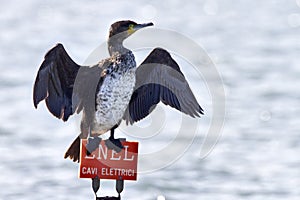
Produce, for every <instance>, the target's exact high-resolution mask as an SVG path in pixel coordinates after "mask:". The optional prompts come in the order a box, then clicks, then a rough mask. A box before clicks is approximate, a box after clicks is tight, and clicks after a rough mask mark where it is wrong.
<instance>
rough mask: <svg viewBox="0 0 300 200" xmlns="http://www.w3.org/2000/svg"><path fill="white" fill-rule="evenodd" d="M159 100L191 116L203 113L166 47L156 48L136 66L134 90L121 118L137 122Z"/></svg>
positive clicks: (149, 111) (147, 113)
mask: <svg viewBox="0 0 300 200" xmlns="http://www.w3.org/2000/svg"><path fill="white" fill-rule="evenodd" d="M160 101H161V102H162V103H164V104H166V105H169V106H171V107H173V108H175V109H177V110H179V111H181V112H183V113H185V114H187V115H190V116H191V117H199V116H200V114H204V113H203V109H202V108H201V106H200V105H199V104H198V102H197V100H196V98H195V96H194V94H193V92H192V91H191V89H190V86H189V84H188V82H187V81H186V79H185V77H184V75H183V73H182V72H181V70H180V68H179V65H178V64H177V63H176V61H175V60H174V59H173V58H172V57H171V55H170V54H169V53H168V52H167V51H166V50H164V49H162V48H156V49H154V50H153V51H152V52H151V53H150V54H149V56H148V57H147V58H146V59H145V60H144V61H143V63H142V64H141V65H140V66H139V67H138V68H137V71H136V86H135V90H134V92H133V95H132V97H131V100H130V102H129V105H128V108H127V110H126V112H125V114H124V119H125V120H126V122H127V123H128V122H129V123H131V124H132V123H134V122H136V121H139V120H141V119H143V118H144V117H146V116H147V115H149V113H151V111H152V110H153V109H154V108H155V106H156V105H157V104H158V103H159V102H160Z"/></svg>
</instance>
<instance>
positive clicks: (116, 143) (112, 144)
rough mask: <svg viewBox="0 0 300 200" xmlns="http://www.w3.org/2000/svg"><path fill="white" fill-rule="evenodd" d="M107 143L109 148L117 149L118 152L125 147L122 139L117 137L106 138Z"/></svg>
mask: <svg viewBox="0 0 300 200" xmlns="http://www.w3.org/2000/svg"><path fill="white" fill-rule="evenodd" d="M105 145H106V146H107V148H108V149H112V150H115V151H116V152H117V153H119V152H121V151H122V149H123V148H124V146H123V145H122V143H121V140H120V139H115V138H109V139H108V140H105Z"/></svg>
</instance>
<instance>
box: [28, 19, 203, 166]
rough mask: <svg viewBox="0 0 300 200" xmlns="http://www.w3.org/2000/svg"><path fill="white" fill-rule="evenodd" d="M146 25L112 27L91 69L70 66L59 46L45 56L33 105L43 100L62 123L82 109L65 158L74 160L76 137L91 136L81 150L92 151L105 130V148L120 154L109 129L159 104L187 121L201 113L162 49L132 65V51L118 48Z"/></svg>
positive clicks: (77, 147) (140, 116)
mask: <svg viewBox="0 0 300 200" xmlns="http://www.w3.org/2000/svg"><path fill="white" fill-rule="evenodd" d="M152 25H153V23H146V24H137V23H135V22H133V21H129V20H127V21H118V22H115V23H114V24H112V25H111V27H110V31H109V39H108V51H109V54H110V57H109V58H107V59H104V60H102V61H100V62H99V63H98V64H96V65H93V66H80V65H78V64H76V63H75V62H74V61H73V60H72V59H71V58H70V57H69V55H68V54H67V52H66V51H65V49H64V47H63V45H62V44H57V45H56V46H55V47H53V48H52V49H50V50H49V51H48V53H47V54H46V55H45V58H44V61H43V63H42V65H41V66H40V68H39V70H38V74H37V77H36V80H35V84H34V90H33V101H34V106H35V107H37V105H38V104H39V102H40V101H42V100H45V102H46V105H47V107H48V109H49V111H50V112H51V113H52V114H53V115H54V116H55V117H57V118H59V119H62V120H63V121H67V120H68V118H69V117H70V115H72V114H73V113H74V112H76V113H79V112H81V111H83V117H82V121H81V133H80V135H79V136H78V137H77V138H76V139H75V140H74V142H73V143H72V144H71V146H70V147H69V149H68V150H67V152H66V153H65V158H67V157H70V159H73V161H74V162H76V161H79V153H80V139H81V138H88V136H90V137H89V138H94V139H91V140H89V144H88V145H89V146H88V147H87V149H88V150H90V151H93V150H94V149H95V148H96V147H97V145H98V144H99V142H100V140H101V139H100V138H99V137H98V136H99V135H101V134H104V133H106V132H107V131H109V130H110V132H111V136H110V138H109V139H108V140H106V145H107V146H108V148H112V149H115V150H116V151H120V149H121V148H122V144H121V142H120V141H119V140H118V139H115V138H114V130H115V129H116V128H117V127H118V125H119V124H120V123H121V121H122V119H123V120H125V121H126V122H127V124H128V123H130V124H132V123H134V122H137V121H139V120H141V119H143V118H145V117H146V116H147V115H148V114H149V113H150V112H151V111H152V110H153V109H154V108H155V106H156V105H157V104H158V103H159V102H160V101H161V102H162V103H164V104H166V105H169V106H171V107H173V108H175V109H177V110H179V111H181V112H183V113H185V114H188V115H190V116H191V117H199V116H200V114H203V109H202V108H201V106H200V105H199V104H198V102H197V100H196V98H195V97H194V95H193V93H192V91H191V89H190V87H189V85H188V83H187V81H186V79H185V77H184V75H183V73H182V72H181V71H180V68H179V66H178V64H177V63H176V62H175V60H173V58H172V57H171V55H170V54H169V53H168V52H167V51H166V50H164V49H162V48H155V49H154V50H153V51H152V52H151V53H150V54H149V55H148V57H147V58H146V59H145V60H144V61H143V62H142V64H141V65H140V66H139V67H136V62H135V58H134V55H133V53H132V51H130V50H129V49H127V48H125V47H124V46H123V41H124V40H125V39H126V38H127V37H129V36H130V35H132V34H133V33H134V32H135V31H137V30H139V29H141V28H144V27H148V26H152ZM92 136H95V137H92Z"/></svg>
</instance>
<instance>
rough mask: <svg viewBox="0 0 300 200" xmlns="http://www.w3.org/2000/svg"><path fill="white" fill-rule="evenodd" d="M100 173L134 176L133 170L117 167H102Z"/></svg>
mask: <svg viewBox="0 0 300 200" xmlns="http://www.w3.org/2000/svg"><path fill="white" fill-rule="evenodd" d="M101 174H102V175H104V176H134V170H133V169H119V168H102V169H101Z"/></svg>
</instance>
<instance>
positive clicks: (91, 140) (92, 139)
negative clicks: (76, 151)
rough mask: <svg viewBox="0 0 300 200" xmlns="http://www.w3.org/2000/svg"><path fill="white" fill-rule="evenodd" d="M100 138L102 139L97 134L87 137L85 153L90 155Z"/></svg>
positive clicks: (97, 145)
mask: <svg viewBox="0 0 300 200" xmlns="http://www.w3.org/2000/svg"><path fill="white" fill-rule="evenodd" d="M101 140H102V139H101V138H100V137H97V136H95V137H90V138H88V142H87V144H86V155H88V156H89V155H91V154H92V153H93V151H95V150H96V149H97V148H98V147H99V144H100V142H101Z"/></svg>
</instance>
